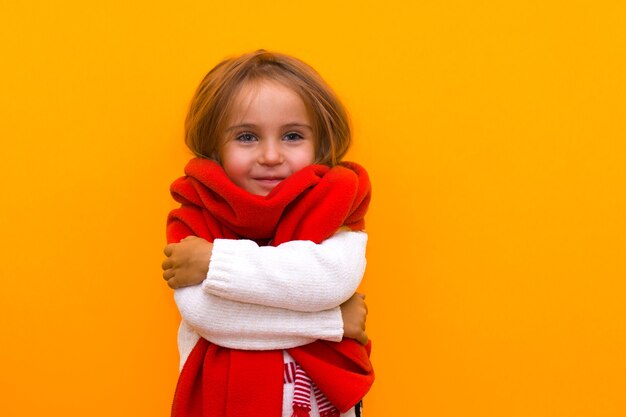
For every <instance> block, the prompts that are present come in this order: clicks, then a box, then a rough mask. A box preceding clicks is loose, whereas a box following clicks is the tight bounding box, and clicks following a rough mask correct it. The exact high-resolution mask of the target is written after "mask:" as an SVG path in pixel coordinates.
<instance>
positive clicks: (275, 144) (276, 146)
mask: <svg viewBox="0 0 626 417" xmlns="http://www.w3.org/2000/svg"><path fill="white" fill-rule="evenodd" d="M260 150H261V154H260V156H259V163H260V164H261V165H270V166H273V165H280V164H282V163H283V160H284V159H283V152H282V149H281V146H280V141H275V140H264V141H262V142H261V149H260Z"/></svg>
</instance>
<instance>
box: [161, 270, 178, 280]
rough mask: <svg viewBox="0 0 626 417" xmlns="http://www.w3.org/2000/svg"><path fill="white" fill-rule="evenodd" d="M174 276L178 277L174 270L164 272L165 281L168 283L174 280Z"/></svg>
mask: <svg viewBox="0 0 626 417" xmlns="http://www.w3.org/2000/svg"><path fill="white" fill-rule="evenodd" d="M174 276H176V273H175V272H174V270H173V269H166V270H165V271H163V279H164V280H166V281H169V280H170V279H172V278H174Z"/></svg>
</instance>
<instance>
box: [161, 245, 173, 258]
mask: <svg viewBox="0 0 626 417" xmlns="http://www.w3.org/2000/svg"><path fill="white" fill-rule="evenodd" d="M174 245H176V243H170V244H169V245H165V248H164V249H163V253H164V254H165V256H172V252H173V250H174Z"/></svg>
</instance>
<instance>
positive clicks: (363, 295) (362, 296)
mask: <svg viewBox="0 0 626 417" xmlns="http://www.w3.org/2000/svg"><path fill="white" fill-rule="evenodd" d="M356 295H358V296H359V297H361V300H365V294H361V293H360V292H357V293H356Z"/></svg>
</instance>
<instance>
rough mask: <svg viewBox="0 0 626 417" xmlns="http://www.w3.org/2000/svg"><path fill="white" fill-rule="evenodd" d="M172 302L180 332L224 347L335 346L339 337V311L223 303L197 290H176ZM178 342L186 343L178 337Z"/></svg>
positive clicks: (233, 302)
mask: <svg viewBox="0 0 626 417" xmlns="http://www.w3.org/2000/svg"><path fill="white" fill-rule="evenodd" d="M174 298H175V300H176V304H177V306H178V309H179V311H180V314H181V316H182V318H183V325H182V326H181V328H184V329H186V331H187V333H189V331H193V332H195V333H197V334H199V335H200V336H202V337H204V338H205V339H207V340H209V341H210V342H213V343H215V344H218V345H220V346H224V347H229V348H234V349H245V350H267V349H287V348H291V347H295V346H301V345H305V344H307V343H311V342H313V341H315V340H317V339H323V340H329V341H334V342H338V341H341V338H342V336H343V321H342V319H341V311H340V309H339V307H335V308H332V309H329V310H324V311H319V312H300V311H292V310H286V309H280V308H274V307H266V306H261V305H258V304H246V303H240V302H237V301H232V300H227V299H224V298H221V297H217V296H215V295H212V294H207V293H206V292H204V291H202V289H201V288H200V286H193V287H186V288H180V289H177V290H176V291H175V292H174ZM187 338H188V337H187ZM181 340H186V339H185V337H182V338H181V335H180V334H179V342H180V341H181ZM193 343H195V342H193Z"/></svg>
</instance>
